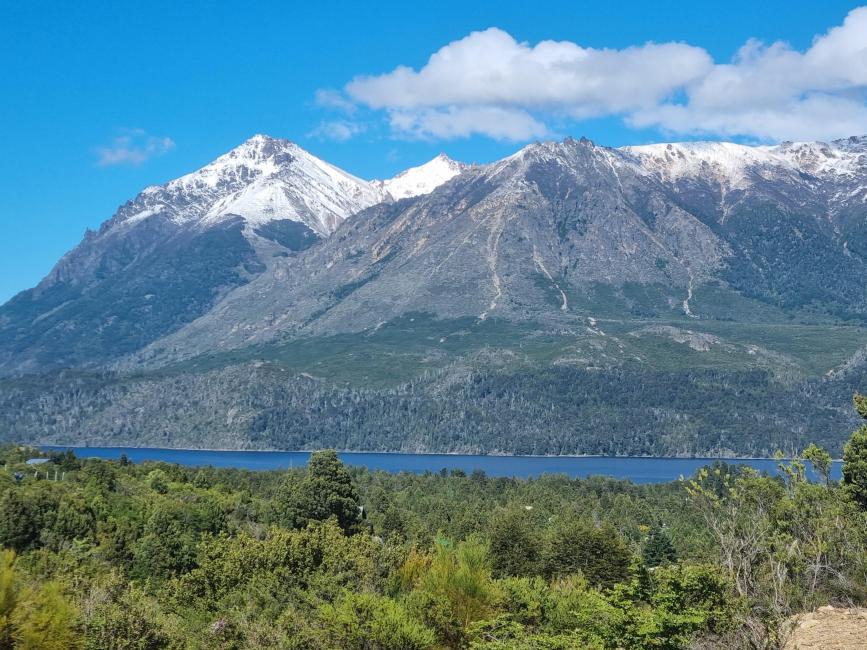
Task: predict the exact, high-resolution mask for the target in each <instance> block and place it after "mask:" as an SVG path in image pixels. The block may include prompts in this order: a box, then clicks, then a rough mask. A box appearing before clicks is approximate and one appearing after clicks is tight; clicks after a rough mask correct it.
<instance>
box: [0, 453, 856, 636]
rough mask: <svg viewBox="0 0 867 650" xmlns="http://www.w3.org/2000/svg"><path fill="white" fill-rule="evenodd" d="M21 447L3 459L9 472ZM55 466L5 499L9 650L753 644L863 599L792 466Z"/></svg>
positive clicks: (845, 491) (837, 500)
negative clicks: (584, 475)
mask: <svg viewBox="0 0 867 650" xmlns="http://www.w3.org/2000/svg"><path fill="white" fill-rule="evenodd" d="M819 451H821V450H819ZM31 453H33V452H32V451H30V450H28V451H24V452H22V451H18V450H16V449H12V448H6V449H4V448H0V455H2V456H5V457H6V458H7V459H9V462H10V467H9V471H10V472H12V471H16V468H17V467H20V466H22V465H21V463H23V461H24V460H25V459H26V458H27V457H29V455H30V454H31ZM811 456H812V458H810V457H811ZM805 458H808V459H810V460H811V462H814V463H815V462H816V460H818V461H820V463H821V459H822V458H823V456H822V455H821V454H819V453H818V452H816V451H815V450H813V451H810V450H809V449H808V451H807V452H805ZM60 466H65V467H68V468H69V469H67V470H66V475H65V476H64V478H63V479H62V480H60V479H59V480H58V481H56V482H55V481H54V480H51V481H48V480H45V479H44V478H36V477H34V476H33V475H32V474H29V475H27V476H26V477H25V478H24V480H22V481H21V482H20V483H16V482H15V481H13V480H11V479H9V477H8V476H6V479H8V480H6V481H0V534H2V535H3V536H4V537H3V540H4V542H6V543H7V544H16V545H17V546H18V548H19V549H20V554H19V555H18V556H17V559H16V556H15V555H14V554H13V551H11V550H10V551H8V552H6V554H5V555H4V556H3V557H2V558H0V560H2V561H0V650H5V649H7V648H8V649H10V650H11V649H13V648H18V647H51V646H50V645H49V644H50V643H54V641H53V639H57V644H58V645H57V646H55V647H69V648H77V647H80V648H85V649H87V650H96V649H97V648H100V649H102V648H107V649H109V650H115V649H116V650H134V649H135V650H151V649H154V650H155V649H156V648H177V649H180V648H185V649H186V648H189V649H191V650H222V649H224V648H225V649H228V648H257V647H274V648H283V649H287V650H288V649H292V650H301V649H302V648H303V649H305V650H331V649H332V648H364V649H365V650H367V649H368V648H373V649H380V650H388V649H391V648H394V649H396V650H403V649H408V650H416V649H422V648H430V649H433V648H436V650H450V649H454V650H457V649H461V650H463V649H466V648H475V649H476V650H505V649H506V648H509V649H511V648H519V649H521V648H524V649H527V650H530V649H540V648H549V649H557V648H563V649H566V648H569V649H570V650H571V649H574V648H590V649H598V650H614V649H616V648H630V649H633V648H635V649H638V650H643V649H648V650H649V649H651V648H654V649H659V648H663V649H675V648H687V647H692V646H695V647H702V644H704V645H706V646H708V647H750V646H752V647H762V646H768V645H769V644H771V643H773V642H775V639H776V637H775V634H776V629H777V628H776V625H777V622H778V621H780V620H781V619H783V618H785V617H786V616H788V615H790V614H792V613H796V612H798V611H799V610H801V609H804V608H813V607H816V606H818V605H821V604H824V603H827V602H849V603H855V604H859V603H865V602H867V587H865V585H867V519H865V517H867V513H865V512H864V511H863V510H862V509H861V508H860V507H859V505H858V502H857V500H856V499H855V498H854V497H855V494H854V493H853V492H852V490H851V487H850V486H848V485H838V484H836V483H835V482H834V481H831V480H828V481H825V480H821V481H819V482H817V483H811V482H809V481H808V480H806V478H807V476H806V474H805V473H804V467H805V466H804V464H803V463H802V462H800V461H798V460H796V461H794V462H792V463H789V464H786V465H785V468H786V469H787V470H788V473H787V474H785V475H784V476H783V477H782V478H770V477H763V476H757V475H755V473H753V472H751V471H749V470H748V469H743V468H735V467H730V466H727V465H725V464H720V463H718V464H715V465H713V466H711V467H709V468H705V469H704V470H702V471H701V472H700V473H699V474H698V475H697V476H696V477H694V479H693V480H691V481H690V482H688V483H687V484H686V485H684V484H683V483H674V484H668V485H633V484H631V483H629V482H626V481H613V480H609V479H603V478H591V479H575V480H573V479H569V478H567V477H565V476H543V477H539V478H534V479H528V480H518V479H510V478H490V477H487V476H485V475H484V473H482V472H478V471H475V472H453V473H449V472H447V471H443V472H439V473H427V474H409V473H402V474H387V473H383V472H368V471H366V470H363V469H358V468H348V467H345V466H343V465H342V464H341V463H340V462H339V461H338V460H337V458H336V455H335V454H334V453H333V452H326V453H322V454H317V455H315V456H314V457H313V460H312V462H311V464H310V466H309V467H307V468H303V469H292V470H289V471H274V472H248V471H241V470H229V469H216V468H209V467H203V468H185V467H180V466H176V465H168V464H163V463H144V464H141V465H138V464H134V463H129V462H127V463H125V464H121V463H113V462H105V461H98V462H97V461H91V460H87V461H79V460H78V459H75V458H74V457H70V456H69V455H68V454H56V455H52V456H51V458H50V460H49V463H48V465H47V466H46V468H47V469H49V470H53V468H54V467H60ZM49 475H50V476H52V477H53V476H54V473H53V471H49ZM41 476H44V473H43V474H42V475H41ZM0 478H3V477H2V476H0ZM362 505H363V506H364V507H363V512H364V514H365V516H364V517H363V518H362V516H361V512H362V509H361V508H360V506H362ZM49 634H50V635H53V636H50V637H49Z"/></svg>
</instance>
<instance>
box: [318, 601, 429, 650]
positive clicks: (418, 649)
mask: <svg viewBox="0 0 867 650" xmlns="http://www.w3.org/2000/svg"><path fill="white" fill-rule="evenodd" d="M319 621H320V625H321V626H322V629H323V630H324V640H325V642H326V643H327V647H331V648H341V650H426V649H427V648H433V647H434V644H435V642H436V636H435V634H434V632H433V630H431V629H429V628H427V627H425V625H423V624H422V623H420V622H419V621H418V620H416V619H414V618H413V617H412V615H411V614H410V613H409V612H408V611H407V609H406V607H405V606H404V605H402V604H400V603H399V602H397V601H395V600H392V599H390V598H385V597H382V596H377V595H376V594H371V593H353V592H349V591H347V592H344V593H343V594H341V596H340V597H339V598H338V600H337V601H336V602H335V603H334V604H333V605H332V604H330V603H329V604H325V605H323V606H322V607H321V608H320V610H319Z"/></svg>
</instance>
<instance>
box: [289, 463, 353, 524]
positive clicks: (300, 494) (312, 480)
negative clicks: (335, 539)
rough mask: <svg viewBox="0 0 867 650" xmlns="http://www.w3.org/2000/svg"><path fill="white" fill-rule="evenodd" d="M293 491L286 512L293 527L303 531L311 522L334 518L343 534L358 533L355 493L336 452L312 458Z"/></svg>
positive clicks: (350, 479)
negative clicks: (305, 472)
mask: <svg viewBox="0 0 867 650" xmlns="http://www.w3.org/2000/svg"><path fill="white" fill-rule="evenodd" d="M293 488H294V489H292V490H291V492H290V494H289V495H288V498H289V500H290V504H289V508H288V510H289V512H290V513H291V517H292V519H293V520H294V525H295V526H297V527H300V528H303V527H304V526H306V525H307V524H308V523H310V522H311V521H326V520H328V519H330V518H331V517H335V518H336V519H337V523H338V524H339V525H340V527H341V528H342V529H343V531H344V532H346V533H354V532H357V530H358V527H359V525H360V524H361V508H360V507H359V506H360V504H359V500H358V493H357V492H356V491H355V486H353V485H352V477H351V476H350V475H349V472H348V471H347V469H346V466H345V465H344V464H343V463H342V462H340V459H339V458H338V457H337V453H336V452H335V451H333V450H327V451H318V452H316V453H314V454H312V455H311V456H310V462H309V463H308V464H307V474H306V476H305V477H304V479H303V480H301V481H300V482H299V483H298V484H297V485H295V486H293Z"/></svg>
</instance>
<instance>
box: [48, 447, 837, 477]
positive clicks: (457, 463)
mask: <svg viewBox="0 0 867 650" xmlns="http://www.w3.org/2000/svg"><path fill="white" fill-rule="evenodd" d="M43 449H46V450H49V449H50V450H56V449H60V450H64V449H72V450H73V451H74V452H75V454H76V455H77V456H80V457H82V458H90V457H97V458H108V459H117V458H119V457H120V455H121V454H126V456H127V458H129V459H130V460H131V461H133V462H136V463H140V462H143V461H149V460H150V461H164V462H167V463H178V464H180V465H189V466H194V467H195V466H204V465H211V466H213V467H235V468H240V469H250V470H271V469H285V468H288V467H301V466H303V465H305V464H306V463H307V459H308V458H309V457H310V452H306V451H213V450H207V449H159V448H152V447H43ZM339 456H340V458H341V459H342V460H343V462H344V463H346V464H347V465H358V466H364V467H367V468H368V469H370V470H384V471H386V472H416V473H421V472H427V471H430V472H438V471H440V470H441V469H447V470H453V469H461V470H463V471H465V472H466V473H468V474H469V473H470V472H472V471H473V470H476V469H480V470H483V471H484V472H485V473H486V474H487V475H488V476H514V477H521V478H528V477H532V476H540V475H542V474H567V475H568V476H571V477H586V476H611V477H614V478H618V479H629V480H630V481H632V482H634V483H664V482H667V481H676V480H677V479H678V478H679V477H681V476H684V477H688V476H691V475H692V474H693V473H694V472H695V471H696V470H697V469H698V468H700V467H702V466H704V465H707V464H709V463H711V462H713V459H709V458H612V457H599V456H590V457H574V456H473V455H462V454H384V453H367V452H343V453H340V454H339ZM726 462H729V463H734V464H743V465H749V466H750V467H753V468H755V469H756V470H759V471H767V472H770V473H773V474H776V473H777V472H778V462H777V461H776V460H771V459H749V460H742V459H726ZM834 474H835V477H836V478H839V476H840V464H839V463H835V464H834Z"/></svg>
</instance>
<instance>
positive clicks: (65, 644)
mask: <svg viewBox="0 0 867 650" xmlns="http://www.w3.org/2000/svg"><path fill="white" fill-rule="evenodd" d="M16 564H17V562H16V557H15V553H14V552H13V551H8V550H7V551H3V553H2V555H0V648H2V650H71V649H73V648H77V647H78V646H79V641H80V638H79V635H78V632H77V630H76V629H75V623H76V611H75V608H74V606H73V605H72V604H71V603H70V601H69V600H68V599H67V598H66V597H65V596H64V595H63V593H62V591H61V587H60V585H58V584H57V583H56V582H44V583H42V584H27V583H26V582H25V578H24V576H22V575H21V574H20V572H19V571H18V568H17V566H16Z"/></svg>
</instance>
